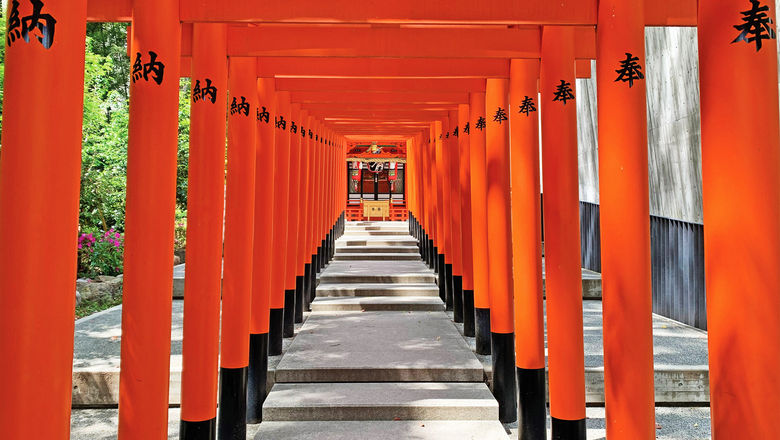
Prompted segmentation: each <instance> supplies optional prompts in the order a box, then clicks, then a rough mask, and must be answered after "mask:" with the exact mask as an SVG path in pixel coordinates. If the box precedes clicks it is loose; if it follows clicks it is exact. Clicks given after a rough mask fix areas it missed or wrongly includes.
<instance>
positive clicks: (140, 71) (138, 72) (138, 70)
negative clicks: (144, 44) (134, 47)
mask: <svg viewBox="0 0 780 440" xmlns="http://www.w3.org/2000/svg"><path fill="white" fill-rule="evenodd" d="M143 77H144V64H143V63H142V62H141V52H137V53H136V54H135V61H134V62H133V82H136V81H138V80H139V79H141V78H143Z"/></svg>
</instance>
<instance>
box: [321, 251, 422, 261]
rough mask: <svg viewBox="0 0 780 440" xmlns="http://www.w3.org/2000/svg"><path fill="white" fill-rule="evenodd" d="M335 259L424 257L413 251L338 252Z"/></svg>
mask: <svg viewBox="0 0 780 440" xmlns="http://www.w3.org/2000/svg"><path fill="white" fill-rule="evenodd" d="M333 259H334V260H338V261H350V260H387V261H398V260H422V257H420V254H411V253H383V254H372V253H367V254H353V253H346V254H340V253H338V252H337V253H336V255H335V256H334V257H333Z"/></svg>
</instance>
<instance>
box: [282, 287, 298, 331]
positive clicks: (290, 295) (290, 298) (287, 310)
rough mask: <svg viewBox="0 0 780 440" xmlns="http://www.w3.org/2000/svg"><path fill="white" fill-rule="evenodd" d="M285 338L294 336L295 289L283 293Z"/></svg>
mask: <svg viewBox="0 0 780 440" xmlns="http://www.w3.org/2000/svg"><path fill="white" fill-rule="evenodd" d="M282 335H283V336H284V337H285V338H292V337H293V336H295V289H288V290H285V291H284V331H283V332H282Z"/></svg>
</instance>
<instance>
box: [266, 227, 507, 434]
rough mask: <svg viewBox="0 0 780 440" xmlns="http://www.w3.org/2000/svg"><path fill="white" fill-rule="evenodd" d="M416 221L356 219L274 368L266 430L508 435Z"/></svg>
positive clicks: (339, 244) (270, 432)
mask: <svg viewBox="0 0 780 440" xmlns="http://www.w3.org/2000/svg"><path fill="white" fill-rule="evenodd" d="M414 243H415V242H414V239H413V238H412V237H410V236H409V234H408V230H407V224H406V223H394V224H379V225H375V224H367V225H360V224H348V225H347V227H346V233H345V235H344V237H342V238H341V239H339V240H338V241H337V243H336V257H335V259H334V261H333V262H332V263H331V264H330V265H329V266H328V268H327V269H326V270H325V271H323V272H322V275H321V276H320V285H319V287H318V289H317V299H316V300H315V301H314V302H313V303H312V313H311V315H310V316H309V318H308V320H307V321H306V322H305V323H304V325H303V327H302V328H301V330H300V332H299V333H298V335H297V336H296V338H295V340H294V341H293V343H292V344H291V345H290V348H289V349H288V350H287V352H286V353H285V354H284V355H283V356H282V359H281V361H280V362H279V364H278V366H277V367H276V384H275V385H274V387H273V389H272V390H271V393H270V394H269V396H268V399H267V400H266V402H265V406H264V414H263V419H264V420H263V423H262V424H261V425H260V428H259V431H258V436H259V437H263V436H265V438H273V439H279V440H284V439H308V438H317V439H364V438H387V439H391V438H392V439H395V438H419V439H440V438H448V439H477V438H478V439H502V440H503V439H506V436H507V433H506V431H505V430H504V428H503V427H502V425H501V423H500V422H499V421H498V404H497V402H496V401H495V399H493V396H492V394H491V393H490V390H489V389H488V387H487V385H485V381H484V371H483V368H482V364H481V363H480V362H479V360H478V359H477V358H476V356H475V355H474V354H473V352H472V351H471V349H470V348H469V346H468V344H467V343H466V341H465V340H464V339H463V337H462V336H461V335H460V334H459V333H458V330H457V328H456V327H455V325H453V323H452V321H451V320H450V319H449V317H448V316H447V314H446V313H445V312H444V304H443V303H442V301H441V299H439V296H438V288H437V286H436V277H435V275H434V273H433V272H432V271H431V270H430V269H429V268H428V267H427V266H426V265H425V264H424V263H423V262H422V260H421V259H420V255H419V253H418V252H417V248H416V247H415V246H414Z"/></svg>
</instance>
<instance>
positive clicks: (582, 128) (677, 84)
mask: <svg viewBox="0 0 780 440" xmlns="http://www.w3.org/2000/svg"><path fill="white" fill-rule="evenodd" d="M645 50H646V53H647V66H646V68H645V71H646V81H647V132H648V133H647V134H648V160H649V175H650V213H651V214H653V215H658V216H663V217H671V218H676V219H680V220H685V221H689V222H701V221H702V205H701V203H702V196H701V194H702V188H701V141H700V129H699V120H700V119H699V69H698V65H699V63H698V55H697V53H698V52H697V40H696V29H695V28H680V27H676V28H670V27H666V28H647V29H646V31H645ZM592 71H593V76H592V77H591V78H590V79H580V80H577V89H578V90H577V92H578V96H579V100H578V107H577V119H578V121H577V122H578V132H579V136H578V137H579V168H580V176H579V178H580V200H582V201H587V202H591V203H598V201H599V199H598V142H597V134H596V133H597V114H596V65H595V61H593V65H592Z"/></svg>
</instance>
